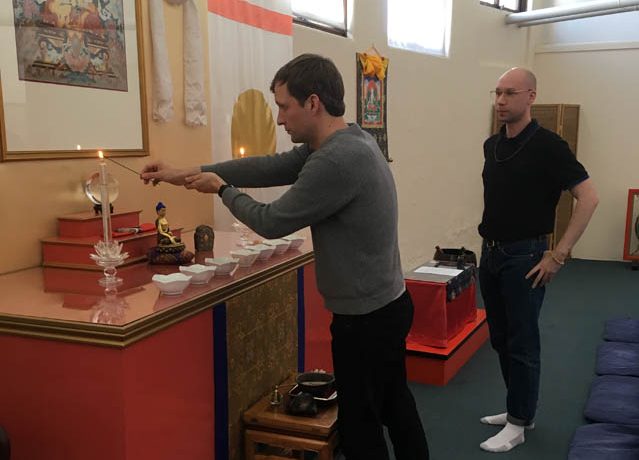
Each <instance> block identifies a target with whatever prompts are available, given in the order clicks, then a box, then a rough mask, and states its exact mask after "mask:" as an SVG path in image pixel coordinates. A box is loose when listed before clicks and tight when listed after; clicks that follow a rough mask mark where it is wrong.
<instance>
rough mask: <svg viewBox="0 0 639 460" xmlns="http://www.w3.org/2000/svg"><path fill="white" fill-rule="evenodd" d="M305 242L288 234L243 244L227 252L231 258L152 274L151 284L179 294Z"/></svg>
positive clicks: (295, 247) (211, 260)
mask: <svg viewBox="0 0 639 460" xmlns="http://www.w3.org/2000/svg"><path fill="white" fill-rule="evenodd" d="M305 240H306V237H304V236H300V235H289V236H285V237H283V238H281V239H276V240H262V243H261V244H253V245H247V246H245V247H244V249H237V250H234V251H231V257H215V258H206V259H204V263H205V264H206V265H201V264H193V265H183V266H180V273H171V274H169V275H160V274H156V275H153V278H151V279H152V280H153V283H154V284H155V285H156V286H157V287H158V289H159V290H160V291H161V292H162V294H164V295H180V294H182V292H183V291H184V289H186V287H187V286H188V285H189V284H207V283H208V282H209V281H210V280H211V278H213V276H216V275H217V276H230V275H231V274H233V273H234V271H235V269H236V268H237V267H238V266H239V267H241V268H248V267H250V266H251V265H253V263H255V261H256V260H261V261H265V260H268V259H269V258H270V257H271V256H272V255H273V254H283V253H284V252H286V251H287V250H289V249H297V248H299V247H300V246H301V245H302V243H304V241H305Z"/></svg>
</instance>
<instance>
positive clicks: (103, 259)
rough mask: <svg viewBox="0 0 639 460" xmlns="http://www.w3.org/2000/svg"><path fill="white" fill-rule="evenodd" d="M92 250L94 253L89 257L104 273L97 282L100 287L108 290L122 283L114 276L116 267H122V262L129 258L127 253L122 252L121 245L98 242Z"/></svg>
mask: <svg viewBox="0 0 639 460" xmlns="http://www.w3.org/2000/svg"><path fill="white" fill-rule="evenodd" d="M93 249H95V252H96V253H95V254H90V255H89V257H91V259H93V260H94V261H95V263H96V264H97V265H99V266H100V267H102V268H103V273H104V278H101V279H99V280H98V283H100V286H104V287H106V288H110V287H114V286H117V285H118V284H120V283H122V279H121V278H118V277H117V276H116V274H117V269H116V267H117V266H119V265H122V263H123V262H124V260H125V259H126V258H127V257H129V253H128V252H122V243H118V242H115V241H109V242H104V241H99V242H98V243H97V244H95V245H94V246H93Z"/></svg>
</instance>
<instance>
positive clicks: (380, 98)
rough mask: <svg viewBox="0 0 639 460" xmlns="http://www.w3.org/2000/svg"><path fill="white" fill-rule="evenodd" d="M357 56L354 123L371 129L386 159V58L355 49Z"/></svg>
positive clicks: (387, 158)
mask: <svg viewBox="0 0 639 460" xmlns="http://www.w3.org/2000/svg"><path fill="white" fill-rule="evenodd" d="M356 60H357V123H358V124H359V125H360V126H361V127H362V129H363V130H364V131H367V132H368V133H370V134H371V135H372V136H373V137H374V138H375V140H376V141H377V144H378V145H379V148H380V149H381V151H382V153H383V154H384V156H385V157H386V160H388V161H393V160H392V159H391V158H390V157H389V154H388V136H387V133H386V77H387V72H388V58H384V57H381V56H379V55H375V54H367V53H356Z"/></svg>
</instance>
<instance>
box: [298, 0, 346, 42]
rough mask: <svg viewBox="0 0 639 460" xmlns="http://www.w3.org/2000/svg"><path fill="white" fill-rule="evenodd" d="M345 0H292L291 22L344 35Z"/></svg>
mask: <svg viewBox="0 0 639 460" xmlns="http://www.w3.org/2000/svg"><path fill="white" fill-rule="evenodd" d="M347 3H348V2H347V0H321V1H317V0H292V2H291V7H292V9H293V22H295V23H296V24H301V25H303V26H308V27H313V28H315V29H319V30H323V31H325V32H330V33H334V34H337V35H342V36H344V37H346V35H347V31H348V21H347V19H348V14H347V13H348V11H347V9H348V7H349V6H350V5H347Z"/></svg>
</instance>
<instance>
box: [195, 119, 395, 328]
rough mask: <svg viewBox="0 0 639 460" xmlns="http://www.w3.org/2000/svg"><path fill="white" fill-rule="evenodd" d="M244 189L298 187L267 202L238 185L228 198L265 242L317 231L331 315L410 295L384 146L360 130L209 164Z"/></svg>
mask: <svg viewBox="0 0 639 460" xmlns="http://www.w3.org/2000/svg"><path fill="white" fill-rule="evenodd" d="M202 171H205V172H214V173H217V174H218V175H219V176H220V177H222V179H224V180H225V181H226V182H227V183H229V184H232V185H234V186H236V187H271V186H278V185H289V184H292V186H291V187H290V189H289V190H288V191H287V192H285V193H284V194H283V195H282V197H281V198H279V199H277V200H275V201H273V202H272V203H268V204H265V203H260V202H258V201H255V200H253V199H252V198H251V197H250V196H248V195H247V194H245V193H242V192H241V191H239V190H237V189H236V188H227V189H226V190H225V191H224V194H223V197H222V201H223V202H224V204H225V205H226V206H227V207H228V208H229V209H230V211H231V213H232V214H233V215H234V216H235V217H236V218H238V219H239V220H240V221H242V222H244V223H245V224H246V225H248V226H249V227H250V228H252V229H253V230H254V231H255V232H256V233H258V234H260V235H262V236H263V237H265V238H279V237H282V236H285V235H288V234H290V233H293V232H295V231H297V230H299V229H301V228H304V227H307V226H310V227H311V232H312V235H313V248H314V250H315V262H316V273H317V284H318V287H319V291H320V293H321V294H322V295H323V297H324V299H325V301H326V306H327V308H328V309H329V310H331V311H333V312H334V313H339V314H353V315H358V314H365V313H370V312H372V311H374V310H377V309H379V308H381V307H383V306H385V305H386V304H388V303H389V302H391V301H393V300H395V299H396V298H397V297H399V296H400V295H401V294H402V292H403V291H404V289H405V287H404V279H403V276H402V270H401V264H400V259H399V247H398V241H397V194H396V191H395V182H394V180H393V176H392V174H391V171H390V168H389V167H388V164H387V162H386V159H385V158H384V156H383V155H382V153H381V151H380V150H379V147H378V146H377V143H376V142H375V140H374V139H373V137H372V136H370V135H369V134H368V133H366V132H364V131H363V130H362V129H361V128H360V127H359V126H358V125H350V126H349V127H348V128H346V129H343V130H340V131H337V132H335V133H334V134H332V135H331V136H330V137H329V138H327V139H326V140H325V141H324V143H323V144H322V145H321V146H320V148H318V149H317V150H315V151H313V152H311V151H310V150H309V148H308V146H307V145H301V146H298V147H294V148H293V149H292V150H290V151H288V152H285V153H281V154H276V155H270V156H262V157H251V158H243V159H238V160H231V161H226V162H222V163H218V164H215V165H207V166H202Z"/></svg>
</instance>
